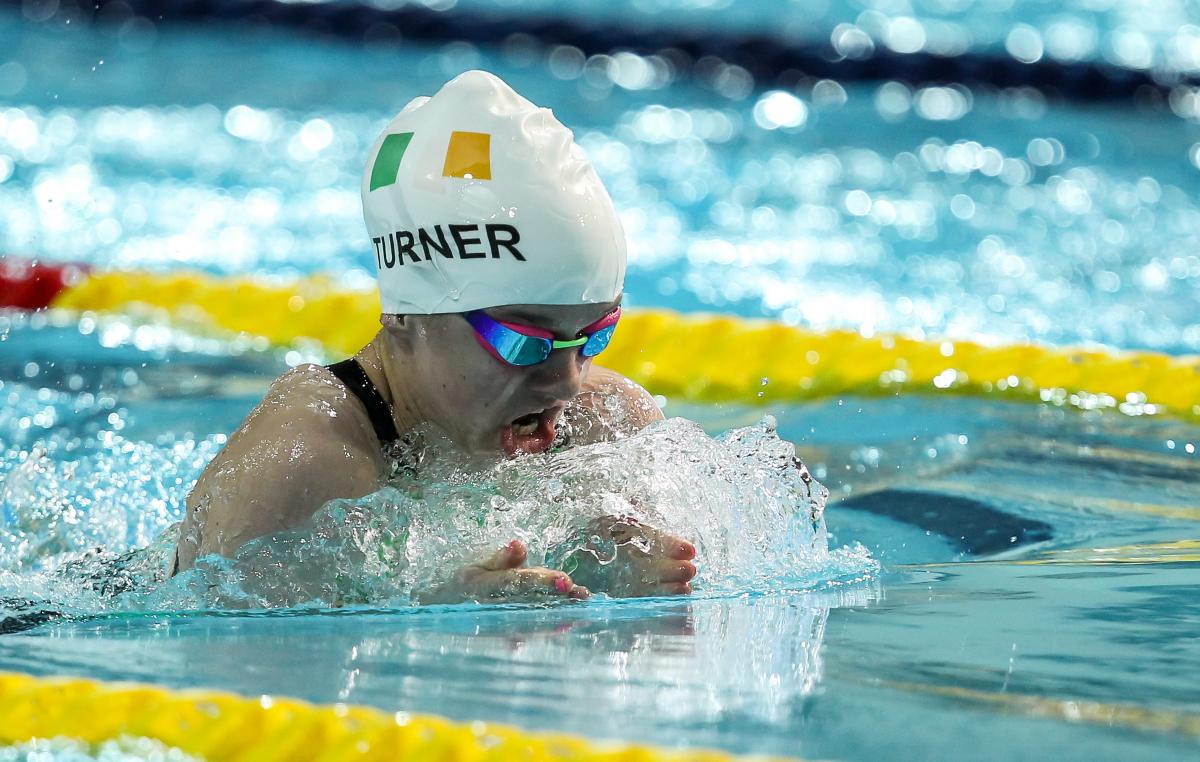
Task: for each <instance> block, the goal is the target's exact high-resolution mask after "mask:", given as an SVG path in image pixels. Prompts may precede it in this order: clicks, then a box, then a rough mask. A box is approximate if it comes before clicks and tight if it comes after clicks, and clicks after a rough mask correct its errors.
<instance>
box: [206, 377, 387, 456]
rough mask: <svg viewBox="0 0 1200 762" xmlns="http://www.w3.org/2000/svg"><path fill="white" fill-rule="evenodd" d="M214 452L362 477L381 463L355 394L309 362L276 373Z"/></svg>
mask: <svg viewBox="0 0 1200 762" xmlns="http://www.w3.org/2000/svg"><path fill="white" fill-rule="evenodd" d="M222 456H223V457H222ZM218 458H222V460H227V461H228V460H235V461H247V460H250V461H258V462H259V464H260V467H265V468H270V467H271V466H275V467H283V468H288V469H290V470H295V469H304V470H305V472H314V475H317V476H318V478H319V475H320V474H322V473H323V472H326V470H335V469H342V470H343V473H346V474H348V475H353V476H358V478H360V479H361V478H365V475H367V474H370V473H372V472H373V470H379V469H382V468H383V455H382V452H380V449H379V444H378V440H377V439H376V437H374V432H373V430H372V428H371V422H370V420H368V419H367V416H366V414H365V412H362V409H361V406H360V404H359V403H358V400H356V398H354V397H353V395H352V394H350V392H349V390H347V389H346V386H344V385H343V384H342V382H340V380H338V379H337V378H336V377H335V376H334V374H332V373H330V372H329V370H328V368H325V367H324V366H320V365H313V364H304V365H299V366H296V367H294V368H292V370H290V371H288V372H287V373H284V374H282V376H281V377H278V378H277V379H275V382H274V383H272V384H271V386H270V389H269V390H268V392H266V395H265V396H264V397H263V400H262V401H260V402H259V403H258V406H256V407H254V409H253V410H251V413H250V415H247V416H246V420H245V421H242V425H241V426H240V427H239V428H238V431H236V432H234V434H233V436H232V437H230V438H229V442H228V443H227V444H226V448H224V450H223V451H222V454H221V456H218Z"/></svg>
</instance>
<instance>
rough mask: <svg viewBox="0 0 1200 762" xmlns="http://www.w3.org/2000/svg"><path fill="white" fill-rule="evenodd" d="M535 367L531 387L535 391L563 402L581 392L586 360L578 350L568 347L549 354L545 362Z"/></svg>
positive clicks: (586, 365) (585, 371) (586, 366)
mask: <svg viewBox="0 0 1200 762" xmlns="http://www.w3.org/2000/svg"><path fill="white" fill-rule="evenodd" d="M535 367H536V368H537V375H536V377H535V379H534V382H533V386H534V387H535V388H536V389H537V391H539V392H541V393H543V394H546V395H547V396H553V397H554V398H555V399H559V400H564V401H565V400H569V399H571V398H572V397H574V396H575V395H577V394H579V392H580V391H582V390H583V382H584V379H586V378H587V368H588V360H587V358H585V357H584V356H583V355H582V354H580V352H579V349H578V348H576V347H570V348H568V349H559V350H556V351H554V352H551V353H550V357H548V358H546V361H545V362H543V363H540V364H539V365H537V366H535Z"/></svg>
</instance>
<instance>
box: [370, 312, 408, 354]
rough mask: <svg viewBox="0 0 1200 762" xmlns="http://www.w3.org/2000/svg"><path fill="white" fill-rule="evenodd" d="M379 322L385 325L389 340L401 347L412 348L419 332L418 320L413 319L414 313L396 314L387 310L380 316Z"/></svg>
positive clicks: (384, 328)
mask: <svg viewBox="0 0 1200 762" xmlns="http://www.w3.org/2000/svg"><path fill="white" fill-rule="evenodd" d="M379 324H380V325H382V326H383V330H384V333H386V334H387V337H388V340H389V341H391V342H392V343H394V344H395V345H396V346H397V347H399V348H401V349H405V350H411V349H412V347H413V339H414V338H416V332H417V321H416V320H414V319H413V316H412V315H396V314H392V313H387V312H385V313H383V314H381V315H380V316H379Z"/></svg>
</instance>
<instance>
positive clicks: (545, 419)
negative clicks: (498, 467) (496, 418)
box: [500, 407, 560, 458]
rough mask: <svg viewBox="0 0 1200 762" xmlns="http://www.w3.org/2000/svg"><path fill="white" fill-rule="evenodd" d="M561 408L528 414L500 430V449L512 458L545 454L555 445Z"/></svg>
mask: <svg viewBox="0 0 1200 762" xmlns="http://www.w3.org/2000/svg"><path fill="white" fill-rule="evenodd" d="M559 410H560V408H558V407H551V408H546V409H545V410H539V411H537V412H533V413H526V414H525V415H522V416H520V417H519V418H515V419H513V421H512V423H509V424H508V425H506V426H504V427H503V428H502V429H500V449H501V450H503V451H504V454H505V455H507V456H509V457H510V458H511V457H513V456H514V455H520V454H522V453H534V452H545V451H546V450H548V449H549V448H550V445H552V444H554V435H555V433H556V427H555V423H556V421H557V420H558V413H559Z"/></svg>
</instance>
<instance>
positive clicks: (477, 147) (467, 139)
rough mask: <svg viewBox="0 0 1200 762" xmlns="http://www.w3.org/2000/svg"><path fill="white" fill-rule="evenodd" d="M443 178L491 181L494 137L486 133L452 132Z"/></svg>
mask: <svg viewBox="0 0 1200 762" xmlns="http://www.w3.org/2000/svg"><path fill="white" fill-rule="evenodd" d="M442 177H469V178H471V179H473V180H491V179H492V136H491V135H489V134H488V133H486V132H459V131H457V130H456V131H454V132H451V133H450V145H449V147H447V148H446V165H445V166H444V167H443V168H442Z"/></svg>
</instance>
